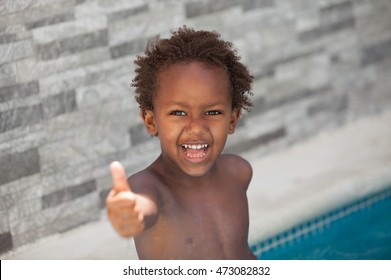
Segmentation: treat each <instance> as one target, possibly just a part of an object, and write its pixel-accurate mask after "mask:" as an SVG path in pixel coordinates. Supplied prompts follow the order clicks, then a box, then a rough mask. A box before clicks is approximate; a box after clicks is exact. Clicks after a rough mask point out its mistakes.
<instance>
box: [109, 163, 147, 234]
mask: <svg viewBox="0 0 391 280" xmlns="http://www.w3.org/2000/svg"><path fill="white" fill-rule="evenodd" d="M110 171H111V175H112V178H113V189H112V190H111V191H110V193H109V195H108V196H107V199H106V207H107V213H108V217H109V219H110V221H111V224H112V225H113V227H114V229H115V230H116V231H117V233H118V234H119V235H120V236H122V237H131V236H134V235H135V234H137V233H139V232H141V231H143V230H144V215H143V214H142V213H141V211H140V207H139V203H138V199H137V198H138V195H137V194H135V193H133V192H132V190H131V188H130V186H129V183H128V181H127V179H126V174H125V169H124V168H123V166H122V165H121V163H119V162H117V161H115V162H112V163H111V164H110Z"/></svg>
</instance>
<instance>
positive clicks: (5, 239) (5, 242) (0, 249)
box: [0, 232, 14, 254]
mask: <svg viewBox="0 0 391 280" xmlns="http://www.w3.org/2000/svg"><path fill="white" fill-rule="evenodd" d="M13 247H14V245H13V241H12V235H11V233H10V232H4V233H0V254H1V253H5V252H7V251H9V250H12V248H13Z"/></svg>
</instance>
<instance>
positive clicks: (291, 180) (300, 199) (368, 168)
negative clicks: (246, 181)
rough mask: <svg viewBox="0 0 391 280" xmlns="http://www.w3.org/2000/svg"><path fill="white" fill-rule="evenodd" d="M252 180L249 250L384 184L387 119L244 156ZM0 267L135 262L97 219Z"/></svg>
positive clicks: (388, 159) (388, 167)
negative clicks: (19, 262) (21, 262)
mask: <svg viewBox="0 0 391 280" xmlns="http://www.w3.org/2000/svg"><path fill="white" fill-rule="evenodd" d="M244 156H245V157H246V158H247V159H249V161H250V162H251V163H252V166H253V170H254V177H253V180H252V182H251V185H250V188H249V192H248V197H249V205H250V233H249V241H250V243H252V242H255V241H259V240H262V239H264V238H267V237H270V236H273V235H274V234H276V233H278V232H280V231H283V230H286V229H289V228H290V227H292V226H294V225H296V224H298V223H300V222H303V221H306V220H308V219H311V218H313V217H315V216H317V215H319V214H322V213H324V212H327V211H329V210H331V209H333V208H335V207H338V206H342V205H343V204H345V203H347V202H350V201H353V200H355V199H359V198H362V197H365V196H367V195H369V194H371V193H375V192H377V191H379V190H381V189H382V188H385V187H386V186H390V183H391V111H388V112H384V113H382V114H381V115H377V116H373V117H369V118H366V119H362V120H359V121H356V122H354V123H351V124H349V125H348V126H345V127H343V128H340V129H338V130H334V131H331V132H324V133H323V134H320V135H317V136H315V137H313V138H311V139H309V140H307V141H304V142H301V143H299V144H296V145H294V146H292V147H289V148H287V149H284V150H281V151H279V152H277V153H273V154H271V155H268V156H264V157H261V158H260V157H259V156H258V155H257V150H256V149H255V150H252V151H251V152H250V153H247V154H245V155H244ZM0 258H1V259H107V260H109V259H137V255H136V252H135V249H134V244H133V241H132V240H125V239H122V238H120V237H119V236H117V235H116V234H115V232H114V230H113V229H112V228H111V225H110V224H109V222H108V220H107V218H106V215H105V213H102V219H101V220H100V221H98V222H95V223H91V224H88V225H85V226H82V227H80V228H76V229H74V230H72V231H69V232H67V233H64V234H61V235H55V236H51V237H48V238H45V239H42V240H40V241H38V242H36V243H34V244H29V245H26V246H24V247H21V248H19V249H17V250H15V251H13V252H10V253H7V254H5V255H2V256H0Z"/></svg>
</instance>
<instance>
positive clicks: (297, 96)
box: [257, 85, 331, 112]
mask: <svg viewBox="0 0 391 280" xmlns="http://www.w3.org/2000/svg"><path fill="white" fill-rule="evenodd" d="M330 88H331V87H330V85H325V86H323V87H320V88H316V89H304V90H299V91H293V92H292V93H290V94H287V95H285V96H281V97H280V98H273V99H271V100H270V99H269V100H267V99H266V100H265V102H262V103H261V104H259V106H258V108H257V111H258V112H265V111H268V110H271V109H274V108H276V107H280V106H283V105H285V104H291V103H294V102H298V101H301V100H303V99H306V98H309V97H313V96H317V95H323V94H324V93H325V92H328V91H329V90H330Z"/></svg>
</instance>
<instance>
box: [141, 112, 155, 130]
mask: <svg viewBox="0 0 391 280" xmlns="http://www.w3.org/2000/svg"><path fill="white" fill-rule="evenodd" d="M140 116H141V118H142V119H143V121H144V124H145V127H146V128H147V131H148V133H149V135H151V136H157V135H158V131H157V126H156V119H155V114H154V113H153V111H152V110H141V112H140Z"/></svg>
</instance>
